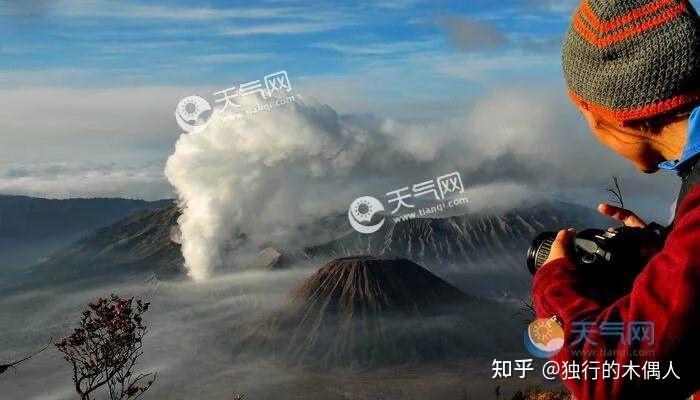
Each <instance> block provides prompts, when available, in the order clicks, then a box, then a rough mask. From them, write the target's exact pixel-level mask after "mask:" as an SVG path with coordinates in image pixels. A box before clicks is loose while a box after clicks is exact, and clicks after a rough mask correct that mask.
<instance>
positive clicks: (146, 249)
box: [31, 205, 184, 280]
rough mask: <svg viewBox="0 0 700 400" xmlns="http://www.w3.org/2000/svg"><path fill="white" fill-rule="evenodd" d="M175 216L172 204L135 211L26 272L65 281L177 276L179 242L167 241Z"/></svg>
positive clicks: (173, 231)
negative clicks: (133, 276) (116, 277)
mask: <svg viewBox="0 0 700 400" xmlns="http://www.w3.org/2000/svg"><path fill="white" fill-rule="evenodd" d="M178 216H179V210H178V208H177V206H175V205H170V206H167V207H162V208H158V209H155V210H142V211H138V212H136V213H134V214H132V215H131V216H129V217H127V218H124V219H122V220H120V221H118V222H117V223H114V224H112V225H109V226H107V227H104V228H101V229H98V230H97V231H95V232H93V233H91V234H89V235H87V236H85V237H83V238H82V239H80V240H79V241H78V242H76V243H74V244H73V245H71V246H70V247H68V248H67V249H65V250H63V251H61V252H59V253H57V254H55V255H52V256H51V257H49V258H48V259H47V260H46V261H44V262H42V263H41V264H39V265H37V266H36V267H35V268H34V269H33V270H32V272H31V276H32V277H33V278H49V277H51V278H52V279H54V280H67V279H78V278H87V279H89V278H100V279H109V278H110V277H114V276H122V277H123V276H125V275H153V274H156V275H157V276H159V277H162V278H172V277H176V276H179V275H183V273H184V270H183V267H182V266H183V264H184V260H183V258H182V255H181V253H180V246H179V245H178V244H177V243H175V242H174V241H173V239H174V237H175V236H176V235H177V233H176V229H177V218H178Z"/></svg>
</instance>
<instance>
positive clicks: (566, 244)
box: [543, 228, 576, 266]
mask: <svg viewBox="0 0 700 400" xmlns="http://www.w3.org/2000/svg"><path fill="white" fill-rule="evenodd" d="M574 237H576V230H575V229H573V228H569V229H564V230H561V231H559V233H557V237H556V239H554V242H553V243H552V249H551V250H550V252H549V256H548V257H547V259H546V260H545V262H544V264H543V266H544V265H546V264H547V263H549V262H550V261H554V260H558V259H560V258H566V259H567V260H571V254H572V253H573V251H574Z"/></svg>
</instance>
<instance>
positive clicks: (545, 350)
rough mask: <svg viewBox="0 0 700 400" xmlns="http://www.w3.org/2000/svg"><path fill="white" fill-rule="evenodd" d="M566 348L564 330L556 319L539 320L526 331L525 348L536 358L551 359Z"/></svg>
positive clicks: (533, 322)
mask: <svg viewBox="0 0 700 400" xmlns="http://www.w3.org/2000/svg"><path fill="white" fill-rule="evenodd" d="M562 347H564V330H563V329H562V328H561V326H559V323H558V322H557V321H556V319H554V318H549V319H547V318H538V319H536V320H534V321H532V322H531V323H530V325H528V327H527V329H526V330H525V348H526V349H527V351H529V352H530V354H532V355H533V356H535V357H538V358H550V357H552V356H554V355H556V354H557V353H559V350H561V348H562Z"/></svg>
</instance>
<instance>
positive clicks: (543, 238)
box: [526, 232, 557, 275]
mask: <svg viewBox="0 0 700 400" xmlns="http://www.w3.org/2000/svg"><path fill="white" fill-rule="evenodd" d="M556 237H557V233H556V232H542V233H540V234H539V235H538V236H537V237H536V238H535V240H533V241H532V244H531V245H530V248H529V249H528V250H527V261H526V264H527V269H528V270H529V271H530V273H531V274H533V275H535V272H537V270H538V269H540V267H541V266H542V265H543V264H544V262H545V261H546V260H547V257H549V252H550V251H551V250H552V243H554V239H555V238H556Z"/></svg>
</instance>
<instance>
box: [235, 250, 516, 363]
mask: <svg viewBox="0 0 700 400" xmlns="http://www.w3.org/2000/svg"><path fill="white" fill-rule="evenodd" d="M514 313H515V311H514V310H511V309H509V308H508V307H506V306H504V305H501V304H498V303H495V302H488V301H484V300H477V299H474V298H471V297H469V296H467V295H466V294H464V293H463V292H461V291H460V290H459V289H457V288H455V287H454V286H452V285H450V284H449V283H447V282H445V281H444V280H442V279H440V278H439V277H437V276H435V275H434V274H432V273H431V272H430V271H428V270H426V269H425V268H423V267H421V266H420V265H418V264H415V263H413V262H411V261H409V260H406V259H399V258H396V259H389V258H376V257H371V256H360V257H347V258H341V259H337V260H333V261H331V262H329V263H327V264H326V265H325V266H324V267H323V268H321V269H320V270H318V272H316V273H315V274H314V275H313V276H311V277H310V278H308V279H307V280H306V281H304V282H303V283H302V284H301V285H300V286H299V287H297V288H296V289H295V290H294V291H292V293H291V295H290V299H289V303H288V304H287V305H285V306H283V307H282V308H281V309H280V310H278V311H276V312H273V313H272V314H271V315H269V316H268V317H266V318H263V319H262V320H260V321H258V322H257V323H253V324H251V326H250V328H249V329H250V332H249V333H248V335H246V336H245V339H244V340H243V341H242V342H241V343H239V344H238V347H237V350H236V351H244V352H245V351H247V350H256V349H262V350H263V351H267V352H269V353H270V355H271V356H272V357H273V358H274V359H277V360H278V361H283V362H286V363H290V364H294V365H302V366H310V367H321V368H324V369H325V368H333V367H359V368H367V367H378V366H385V365H398V364H406V363H420V362H425V361H432V360H440V361H445V360H456V359H464V358H468V357H473V356H475V355H478V354H486V353H487V352H488V351H489V350H493V349H496V348H498V349H499V350H500V351H505V350H507V349H508V348H509V347H508V343H506V341H507V339H506V337H507V336H506V335H502V334H501V333H500V332H499V324H498V322H497V321H499V320H507V319H509V318H512V316H513V314H514ZM477 327H478V328H477ZM486 332H488V333H487V334H486V335H484V333H486ZM484 336H486V339H484ZM510 336H511V337H512V336H513V335H510ZM510 345H512V347H510V349H512V348H515V347H516V346H514V345H513V343H510Z"/></svg>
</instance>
